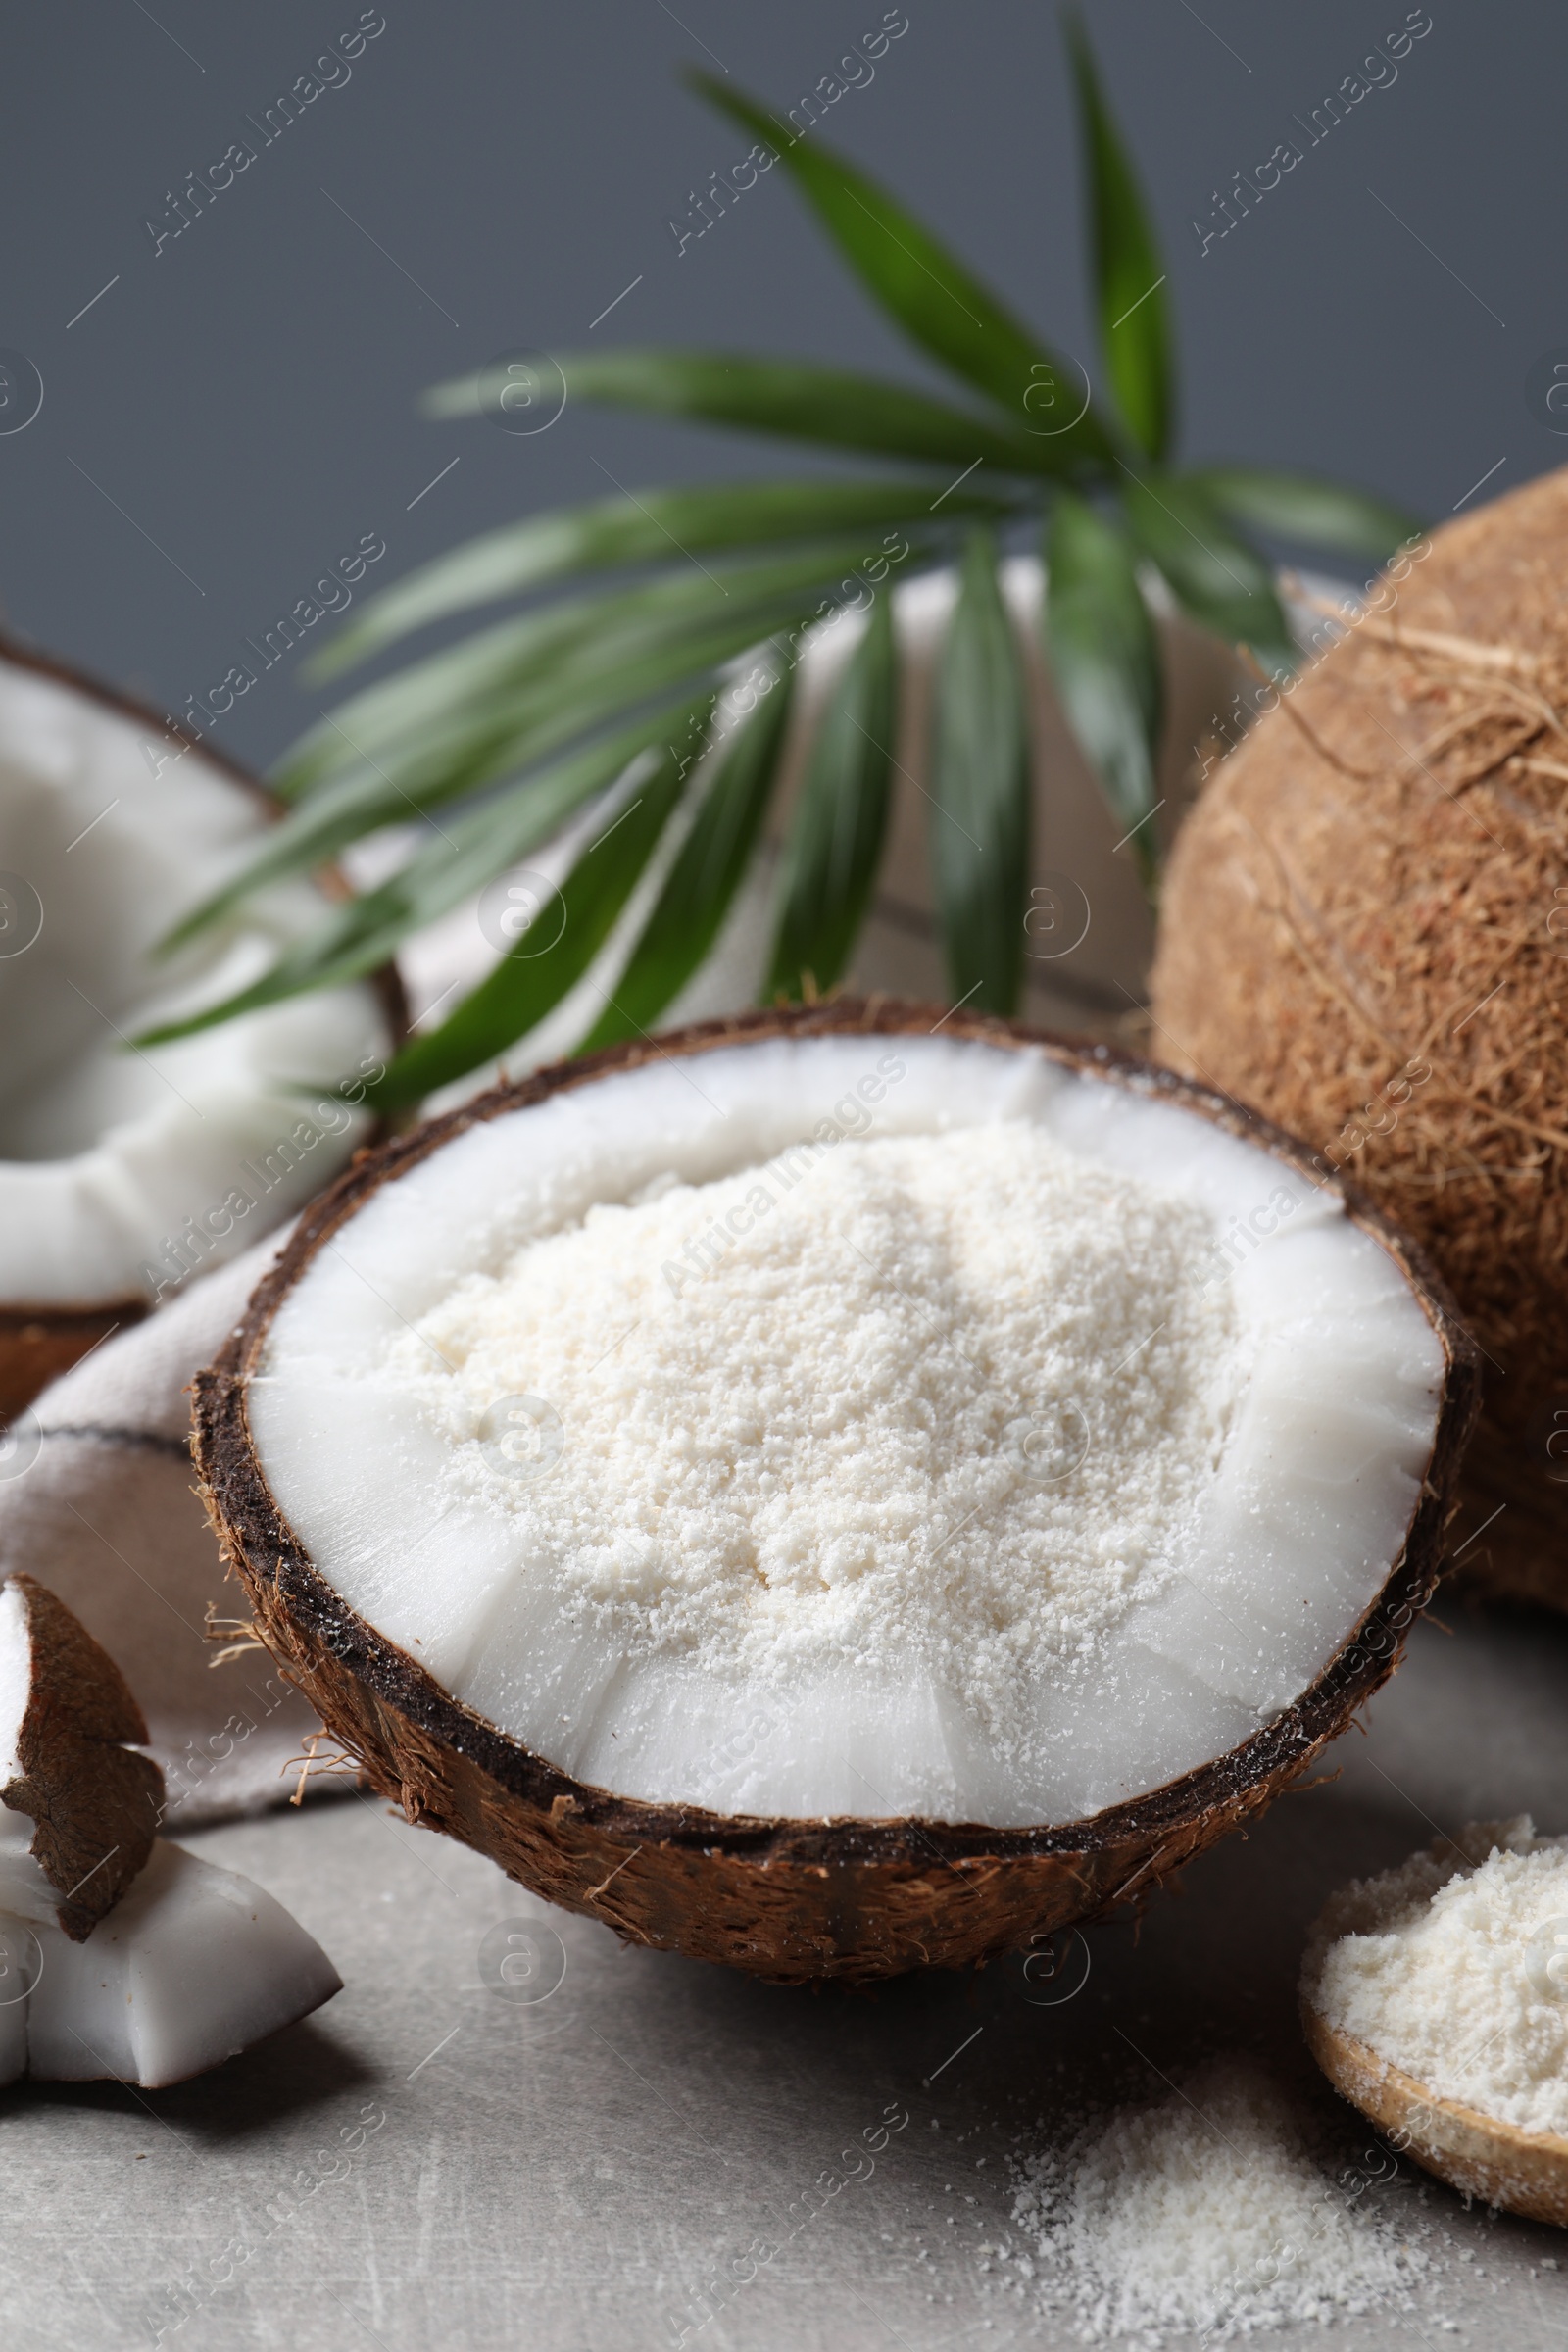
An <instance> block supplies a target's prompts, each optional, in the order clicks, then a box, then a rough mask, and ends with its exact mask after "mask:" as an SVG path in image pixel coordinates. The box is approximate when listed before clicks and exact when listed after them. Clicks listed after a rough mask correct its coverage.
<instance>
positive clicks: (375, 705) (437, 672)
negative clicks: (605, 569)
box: [277, 529, 911, 800]
mask: <svg viewBox="0 0 1568 2352" xmlns="http://www.w3.org/2000/svg"><path fill="white" fill-rule="evenodd" d="M895 536H896V537H897V538H898V540H899V541H900V543H901V545H902V549H903V555H902V557H899V555H898V551H897V550H895V551H892V556H891V557H890V552H889V551H888V550H887V549H886V548H885V547H884V546H883V544H882V543H881V541H880V540H879V539H874V538H873V537H872V535H871V531H870V530H869V529H868V530H865V531H863V532H858V533H848V532H847V533H844V534H843V535H841V536H839V537H836V538H832V539H825V540H823V539H819V540H817V541H816V542H815V543H814V544H812V545H810V546H808V547H806V548H803V549H801V550H799V551H797V552H793V553H789V554H778V555H761V556H757V555H749V556H748V557H747V558H745V559H744V560H739V561H736V562H733V563H729V564H718V565H717V566H716V568H713V569H710V568H708V567H707V566H705V565H702V564H697V563H695V562H694V563H692V564H689V565H688V564H678V565H676V566H674V567H673V568H671V569H668V570H665V571H663V572H661V573H659V574H658V575H656V576H655V577H654V578H652V579H649V580H643V581H640V582H638V583H637V585H636V586H634V587H629V588H616V589H612V590H608V591H607V590H603V589H601V590H597V591H595V592H593V593H591V594H589V595H585V596H576V597H570V598H565V599H562V600H560V601H558V602H556V603H554V604H551V605H547V606H545V607H543V608H542V609H541V610H539V611H537V612H532V613H526V614H525V615H524V616H523V617H522V618H521V619H515V620H506V621H502V622H500V623H498V624H497V625H496V626H494V627H492V628H489V629H486V630H483V631H481V632H480V633H479V635H477V636H475V637H470V638H468V639H466V640H465V642H464V643H463V644H461V645H458V646H452V647H448V648H446V649H444V650H443V651H442V652H440V653H436V654H428V655H426V656H425V657H424V659H423V660H422V661H419V662H415V663H413V664H412V666H411V667H409V668H408V669H405V670H402V671H400V672H399V673H398V674H397V675H396V676H395V677H392V678H386V679H383V680H381V681H380V682H379V683H378V684H376V685H374V686H368V687H366V688H363V689H362V690H361V692H360V693H358V694H356V695H353V696H351V697H350V699H349V701H348V702H346V703H344V704H342V705H341V706H340V707H339V709H338V710H337V711H334V712H333V713H332V715H331V716H330V717H329V718H326V719H323V720H322V721H321V722H320V724H319V726H317V727H315V728H313V729H312V730H311V732H310V733H309V734H308V735H307V736H305V737H304V739H303V741H302V742H301V743H300V744H299V745H298V746H297V747H296V749H295V750H294V751H293V752H292V753H291V754H290V755H289V758H288V760H287V761H286V762H285V764H284V766H283V768H282V770H281V771H280V773H279V775H278V777H277V785H278V789H279V790H280V791H281V792H282V793H283V794H284V795H285V797H287V798H288V799H291V800H297V799H300V798H301V797H304V796H308V795H310V794H312V793H315V792H317V791H319V789H320V788H321V786H322V785H323V784H324V783H326V782H328V781H330V780H332V779H333V778H335V777H337V776H340V775H343V774H352V773H355V772H357V771H363V770H364V769H365V768H367V767H368V766H371V765H375V766H377V767H378V769H379V770H380V771H381V772H383V773H384V774H385V775H386V776H388V777H389V778H395V779H396V781H397V782H398V783H399V784H400V785H403V786H404V787H405V788H407V787H408V785H409V783H410V782H411V780H412V779H413V778H414V777H416V776H417V777H418V778H420V779H421V780H422V778H423V776H424V774H425V771H426V768H427V765H428V754H429V746H430V742H431V739H432V736H433V739H434V742H435V743H436V745H437V746H440V745H443V744H447V743H451V744H452V745H453V747H454V750H456V748H457V747H458V746H459V745H460V744H461V743H463V742H464V741H465V740H466V738H467V737H468V736H471V737H472V738H473V739H474V740H479V739H481V738H483V737H485V736H487V735H488V733H489V732H490V731H491V727H492V724H493V721H494V719H495V718H496V716H497V715H498V714H500V713H502V712H505V711H511V710H513V709H516V710H521V709H522V707H523V703H524V698H526V697H537V696H539V695H541V694H542V696H543V698H544V699H543V701H542V702H539V703H538V704H537V705H536V706H530V707H537V708H539V709H541V710H549V709H554V708H556V707H557V706H558V705H560V704H564V703H565V702H567V701H569V700H571V699H572V698H573V697H575V696H576V695H577V694H578V693H579V692H580V690H581V689H582V688H583V687H584V686H586V685H590V684H597V682H599V681H600V680H602V679H605V678H609V679H611V680H615V679H618V678H619V677H621V675H622V674H623V673H624V672H626V671H627V670H628V669H629V668H631V667H632V666H633V665H635V664H637V663H640V662H644V661H645V660H646V659H647V658H648V657H649V656H650V655H654V654H658V653H659V652H660V651H661V650H662V649H664V648H667V647H670V646H676V645H679V644H681V643H683V642H685V640H686V638H687V636H688V635H690V636H692V637H693V638H700V637H701V636H702V635H703V633H704V632H705V631H707V632H708V633H709V634H711V635H714V636H715V637H721V638H727V639H731V640H733V641H734V642H733V644H732V645H731V648H730V650H732V651H741V650H743V649H744V648H745V647H747V646H750V645H752V644H755V643H756V642H757V641H758V640H759V639H760V638H762V637H765V636H767V635H768V634H769V633H770V632H771V630H772V628H773V627H774V626H775V625H777V624H775V622H774V621H773V620H772V619H771V618H770V617H768V615H769V613H770V612H771V611H772V609H773V608H774V607H775V606H777V605H778V603H779V601H780V600H781V599H782V600H784V602H785V604H786V605H787V607H788V610H787V611H785V612H782V613H780V615H779V620H780V622H783V621H787V620H789V619H792V618H793V617H794V616H795V613H796V612H797V611H799V610H802V609H803V608H805V607H809V605H810V603H811V602H812V600H813V592H816V594H817V595H820V592H821V591H823V590H824V589H827V590H831V589H832V588H835V587H837V586H838V585H839V583H840V582H841V581H842V580H843V579H844V577H845V575H846V574H847V573H853V572H855V571H857V570H858V568H859V566H860V565H862V564H865V563H866V562H867V561H870V562H872V563H874V564H877V565H879V566H883V567H885V566H886V564H888V563H889V561H890V560H894V559H897V560H901V561H907V560H908V557H909V554H910V552H911V551H910V547H909V542H908V541H907V539H906V538H905V536H904V534H903V533H902V532H899V533H897V534H895ZM752 614H755V615H757V625H756V626H750V625H749V623H748V619H747V617H746V616H748V615H752ZM737 631H738V632H739V633H738V635H737ZM715 658H718V659H721V658H722V657H715Z"/></svg>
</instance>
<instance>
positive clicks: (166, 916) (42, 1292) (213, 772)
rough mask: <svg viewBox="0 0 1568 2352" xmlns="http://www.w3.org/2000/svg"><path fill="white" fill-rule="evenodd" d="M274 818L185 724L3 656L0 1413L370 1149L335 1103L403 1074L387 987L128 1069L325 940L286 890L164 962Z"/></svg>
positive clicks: (267, 1012)
mask: <svg viewBox="0 0 1568 2352" xmlns="http://www.w3.org/2000/svg"><path fill="white" fill-rule="evenodd" d="M275 812H276V805H275V803H274V802H273V801H272V799H271V797H270V794H269V793H268V792H267V791H266V790H265V788H264V787H263V786H262V785H260V784H258V783H257V782H255V780H254V779H253V778H251V777H249V776H247V775H246V774H245V773H244V771H243V770H242V769H239V768H237V767H234V766H232V765H231V764H230V763H229V762H228V761H227V760H224V759H223V758H222V756H221V754H219V753H217V752H215V751H213V750H212V749H211V748H210V747H209V746H207V745H205V744H203V745H198V744H197V743H196V742H195V741H194V740H193V739H192V738H190V737H189V736H187V735H185V734H183V733H182V732H181V731H180V730H179V729H178V728H176V727H175V726H174V725H173V724H172V722H171V721H169V720H167V719H164V718H160V717H158V716H157V715H156V714H154V713H153V712H152V711H144V710H142V709H140V708H138V706H136V705H135V704H134V703H131V702H128V701H125V700H124V699H123V698H122V697H121V696H119V695H116V694H114V693H112V692H110V691H109V690H108V689H107V688H104V687H100V686H98V685H96V684H94V683H93V682H92V681H91V680H90V679H87V678H84V677H82V676H80V675H79V674H78V673H76V672H75V671H73V670H70V669H67V668H66V667H64V666H63V665H62V664H60V663H57V662H52V661H48V660H45V659H44V658H43V657H42V656H40V655H36V654H33V653H30V652H27V651H25V649H24V648H22V647H20V646H18V645H16V644H14V643H12V642H11V641H9V640H7V639H5V638H0V1414H5V1415H11V1414H15V1413H17V1412H18V1411H20V1410H21V1409H22V1407H23V1406H25V1404H26V1403H27V1401H28V1399H29V1398H30V1397H33V1396H35V1395H36V1394H37V1392H38V1390H39V1389H41V1388H42V1387H43V1386H44V1385H45V1384H46V1383H47V1382H48V1381H50V1380H52V1379H54V1378H55V1377H56V1376H57V1375H58V1374H59V1373H61V1372H63V1371H65V1370H66V1369H67V1367H68V1366H69V1365H70V1364H72V1363H73V1362H74V1361H75V1360H76V1358H77V1357H78V1356H80V1355H83V1354H85V1352H86V1351H87V1349H88V1348H91V1347H93V1346H94V1345H95V1344H96V1343H97V1342H98V1341H99V1340H101V1339H102V1338H103V1337H104V1336H105V1334H106V1333H107V1332H108V1331H110V1330H111V1329H112V1328H114V1327H115V1326H117V1325H119V1324H122V1323H125V1322H129V1321H133V1320H134V1319H135V1318H136V1317H138V1316H139V1315H141V1314H143V1313H144V1312H145V1311H146V1309H147V1307H148V1306H149V1305H151V1304H153V1303H155V1302H156V1301H157V1300H158V1299H160V1298H165V1297H168V1296H169V1295H170V1293H171V1292H172V1291H173V1290H177V1289H178V1287H179V1285H180V1283H181V1282H182V1281H183V1280H184V1279H185V1277H186V1276H187V1275H188V1274H191V1273H194V1272H196V1271H199V1270H200V1269H202V1268H204V1267H206V1266H208V1265H212V1264H217V1263H218V1262H220V1261H221V1259H223V1258H225V1257H230V1256H233V1255H235V1254H237V1252H238V1251H239V1250H242V1249H244V1248H245V1247H246V1246H247V1245H248V1244H249V1243H250V1242H251V1241H253V1240H255V1239H257V1238H258V1237H259V1235H261V1234H262V1233H264V1232H266V1231H267V1230H268V1228H269V1227H270V1226H271V1225H275V1224H276V1223H278V1222H279V1221H280V1220H281V1219H282V1218H283V1217H285V1216H287V1215H289V1214H290V1213H292V1211H293V1210H294V1209H296V1208H298V1206H299V1205H300V1203H301V1201H305V1200H307V1199H308V1198H309V1196H310V1195H311V1194H312V1193H313V1192H315V1191H317V1190H318V1189H319V1186H320V1185H321V1184H322V1183H323V1182H324V1181H325V1180H326V1178H327V1177H328V1176H329V1175H330V1174H331V1173H332V1171H333V1170H334V1169H335V1168H336V1167H338V1166H339V1165H340V1164H341V1163H342V1161H343V1160H344V1159H346V1158H347V1157H348V1154H349V1152H350V1151H351V1150H352V1149H353V1147H354V1145H355V1144H356V1143H358V1142H363V1141H364V1139H365V1135H366V1133H367V1132H368V1129H369V1126H370V1119H369V1115H368V1113H367V1112H366V1111H364V1110H361V1109H355V1108H352V1107H351V1106H350V1104H349V1103H346V1102H344V1101H342V1100H341V1099H340V1098H339V1097H338V1095H337V1094H336V1093H335V1092H334V1091H333V1090H335V1089H336V1088H337V1087H338V1086H339V1084H340V1083H341V1082H343V1081H345V1080H347V1081H348V1082H349V1091H350V1093H351V1094H352V1092H353V1087H354V1085H355V1084H356V1083H358V1085H359V1088H360V1093H361V1095H363V1092H364V1081H365V1078H366V1076H367V1075H368V1073H371V1072H373V1071H374V1069H375V1068H376V1066H377V1064H378V1062H379V1060H380V1058H381V1056H382V1054H384V1053H385V1051H386V1050H387V1047H388V1044H389V1042H390V1039H391V1035H392V1030H393V1027H394V1026H395V1024H396V1018H397V1007H396V1005H395V1004H394V1003H393V999H392V996H391V994H390V993H389V984H388V983H387V982H385V981H382V982H377V983H374V984H372V983H370V982H365V983H356V984H353V985H350V986H345V987H341V988H336V989H329V990H326V991H324V992H322V993H321V994H319V995H317V996H313V997H310V998H309V999H300V1000H297V1001H293V1002H288V1003H284V1004H281V1005H270V1006H267V1007H264V1008H262V1009H260V1010H258V1011H255V1012H251V1013H248V1014H245V1015H244V1016H242V1017H241V1018H240V1019H238V1020H236V1021H234V1022H232V1023H231V1024H229V1025H227V1026H225V1027H223V1028H221V1029H218V1030H214V1031H210V1032H206V1033H203V1034H201V1035H198V1036H194V1037H188V1038H183V1039H179V1040H176V1041H175V1042H173V1043H172V1044H169V1045H163V1046H156V1047H151V1048H148V1049H147V1050H145V1051H136V1052H131V1051H128V1050H127V1040H128V1039H129V1038H131V1037H133V1036H134V1035H136V1034H137V1033H138V1032H139V1031H141V1030H143V1029H147V1028H150V1027H153V1026H154V1025H156V1024H158V1023H163V1022H170V1021H175V1020H178V1019H181V1018H183V1017H184V1016H185V1015H186V1014H188V1013H190V1012H192V1011H194V1010H196V1009H197V1008H198V1007H199V1006H201V1005H207V1004H211V1003H213V1002H215V1001H217V1000H218V999H220V998H223V997H227V996H228V995H230V994H231V993H232V992H234V991H235V990H237V989H240V988H243V987H244V986H246V985H247V984H248V983H249V982H251V981H253V980H255V979H258V978H259V977H260V976H261V974H262V973H263V972H264V971H265V970H266V969H267V968H268V966H269V965H270V963H271V962H272V961H273V959H274V957H275V956H276V955H277V953H278V951H279V950H280V949H281V948H283V947H284V946H286V945H287V944H288V943H289V942H290V941H292V940H295V939H298V938H299V937H300V936H301V935H302V934H303V933H304V932H305V931H306V930H308V929H309V928H310V927H311V926H312V925H313V924H314V923H316V922H318V921H319V918H320V915H321V911H322V895H321V892H320V891H319V889H317V888H316V887H315V885H313V884H311V883H306V882H291V883H287V884H282V885H278V886H275V887H273V888H271V889H270V890H268V891H265V892H263V893H260V894H259V895H258V896H256V897H255V898H253V899H250V900H247V902H246V903H245V906H244V907H243V909H242V910H240V911H237V912H236V913H234V914H233V915H232V916H231V917H230V918H228V919H227V920H225V921H223V922H221V923H219V924H218V925H216V926H215V927H214V928H213V929H212V930H210V931H207V932H204V933H203V934H202V936H201V937H200V939H199V940H197V941H195V942H194V943H193V944H191V945H189V946H187V947H186V948H184V949H182V950H180V951H179V952H178V953H177V954H175V955H172V956H168V957H166V958H162V959H159V958H157V957H155V955H154V949H155V946H156V943H157V942H158V941H159V940H160V939H161V938H162V936H163V935H164V933H165V932H166V931H168V930H169V929H170V927H171V926H172V924H173V923H174V922H175V921H176V920H177V919H178V918H179V917H180V916H181V915H184V914H186V913H188V912H189V911H190V909H191V908H192V907H194V906H195V905H196V903H197V902H198V901H199V900H202V899H205V898H206V897H207V896H208V894H209V893H210V892H211V891H213V890H214V889H215V888H217V887H218V885H219V884H220V883H221V882H222V881H223V880H225V879H226V878H227V877H228V875H230V874H231V873H232V872H233V870H234V869H235V867H236V866H237V865H238V864H239V862H240V861H241V859H242V858H244V857H245V856H246V855H248V854H249V853H250V852H252V851H253V850H254V848H255V846H256V836H257V834H258V833H259V832H260V831H261V829H262V828H263V827H264V826H265V825H267V824H268V823H269V822H270V820H271V818H272V816H273V815H274V814H275ZM305 1086H314V1087H316V1088H319V1090H321V1099H320V1100H319V1099H318V1096H317V1095H316V1094H307V1093H304V1092H303V1091H302V1090H303V1088H304V1087H305Z"/></svg>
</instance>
